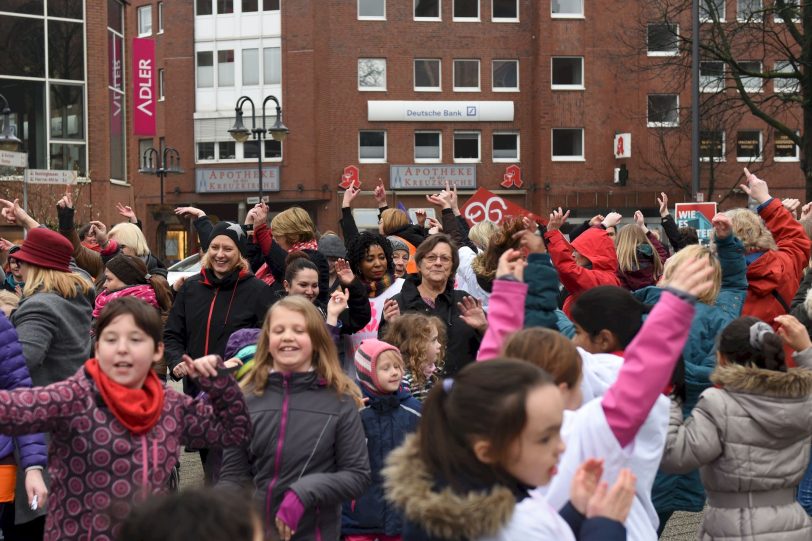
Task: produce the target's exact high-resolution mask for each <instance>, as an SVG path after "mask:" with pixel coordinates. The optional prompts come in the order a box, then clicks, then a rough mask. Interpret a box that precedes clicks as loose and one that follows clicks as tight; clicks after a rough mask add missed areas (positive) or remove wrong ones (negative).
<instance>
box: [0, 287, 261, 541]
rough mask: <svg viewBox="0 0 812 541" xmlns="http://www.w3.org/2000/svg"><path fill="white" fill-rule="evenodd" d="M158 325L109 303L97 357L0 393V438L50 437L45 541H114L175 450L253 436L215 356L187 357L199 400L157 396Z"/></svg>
mask: <svg viewBox="0 0 812 541" xmlns="http://www.w3.org/2000/svg"><path fill="white" fill-rule="evenodd" d="M161 329H162V326H161V319H160V315H159V314H158V312H157V311H156V310H155V309H154V308H152V307H151V306H149V305H148V304H146V303H144V302H142V301H140V300H138V299H136V298H134V297H125V298H121V299H116V300H114V301H111V302H110V303H109V304H108V305H107V306H106V307H105V308H104V310H103V311H102V313H101V314H100V316H99V318H98V319H97V321H96V333H95V337H96V343H95V351H96V356H95V357H94V358H92V359H89V360H88V361H87V362H86V363H85V364H84V366H83V367H82V368H80V369H79V371H78V372H77V373H76V374H75V375H74V376H72V377H70V378H68V379H67V380H64V381H60V382H57V383H54V384H52V385H48V386H46V387H38V388H33V389H19V390H14V391H0V433H3V434H8V435H21V434H29V433H35V432H46V431H47V432H50V433H51V441H50V447H49V457H48V463H49V471H50V474H51V480H52V484H51V494H50V496H49V498H48V507H49V509H48V518H47V519H46V523H45V541H56V540H74V541H113V540H114V539H115V538H116V537H117V531H118V529H119V525H120V522H121V520H122V519H123V518H124V517H126V516H127V515H128V514H129V511H130V509H131V507H132V505H133V504H134V503H137V502H139V501H143V500H144V499H146V498H147V497H148V496H149V495H150V494H152V493H156V492H163V491H164V490H165V487H166V486H167V480H168V478H169V474H170V471H171V470H172V467H173V466H174V465H175V464H176V463H177V462H178V459H179V453H180V447H181V446H182V445H187V446H192V447H211V446H238V445H243V444H245V443H246V442H248V440H249V438H250V436H251V420H250V418H249V417H248V415H247V412H246V407H245V402H244V400H243V398H242V392H241V391H240V389H239V387H238V386H237V382H236V381H235V380H234V378H233V377H232V376H231V375H230V374H229V373H228V372H227V371H225V370H224V366H223V365H222V361H221V360H220V358H219V357H217V356H214V355H208V356H206V357H202V358H200V359H196V360H194V361H193V360H192V359H190V358H188V357H187V358H185V359H184V362H185V363H186V366H187V370H189V373H190V374H192V375H193V376H195V377H199V378H200V379H199V384H200V386H201V388H202V389H203V390H204V391H206V392H207V394H208V397H207V399H206V400H195V399H192V398H191V397H188V396H184V395H182V394H180V393H177V392H175V391H173V390H171V389H164V386H163V385H162V384H161V382H160V381H159V380H158V377H157V376H156V375H155V372H154V371H152V370H151V368H152V364H153V363H154V362H157V361H158V360H160V359H161V357H162V356H163V343H162V342H161Z"/></svg>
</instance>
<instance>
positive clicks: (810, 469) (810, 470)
mask: <svg viewBox="0 0 812 541" xmlns="http://www.w3.org/2000/svg"><path fill="white" fill-rule="evenodd" d="M798 503H800V504H801V505H802V506H803V508H804V509H805V510H806V513H807V514H808V515H812V460H810V461H809V465H808V466H807V468H806V473H805V474H804V478H803V479H801V485H800V486H799V487H798Z"/></svg>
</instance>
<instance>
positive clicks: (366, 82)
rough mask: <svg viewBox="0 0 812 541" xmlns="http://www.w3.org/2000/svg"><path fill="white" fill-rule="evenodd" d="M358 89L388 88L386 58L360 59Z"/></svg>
mask: <svg viewBox="0 0 812 541" xmlns="http://www.w3.org/2000/svg"><path fill="white" fill-rule="evenodd" d="M358 90H386V59H385V58H359V59H358Z"/></svg>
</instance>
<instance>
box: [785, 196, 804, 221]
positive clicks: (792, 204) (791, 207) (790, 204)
mask: <svg viewBox="0 0 812 541" xmlns="http://www.w3.org/2000/svg"><path fill="white" fill-rule="evenodd" d="M781 204H782V205H784V208H785V209H787V210H788V211H789V213H790V214H792V215H793V216H794V217H795V218H797V217H798V213H797V210H798V207H800V206H801V202H800V201H798V200H797V199H792V198H787V199H782V200H781Z"/></svg>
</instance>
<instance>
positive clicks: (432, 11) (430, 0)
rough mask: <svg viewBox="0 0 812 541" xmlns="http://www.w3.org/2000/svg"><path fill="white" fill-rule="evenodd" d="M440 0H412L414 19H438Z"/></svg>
mask: <svg viewBox="0 0 812 541" xmlns="http://www.w3.org/2000/svg"><path fill="white" fill-rule="evenodd" d="M441 1H442V0H414V18H415V20H418V21H419V20H421V19H423V20H434V21H439V20H440V2H441Z"/></svg>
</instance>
